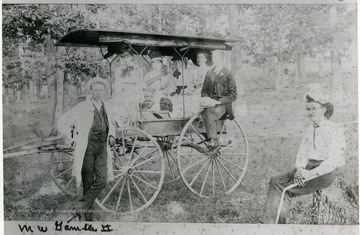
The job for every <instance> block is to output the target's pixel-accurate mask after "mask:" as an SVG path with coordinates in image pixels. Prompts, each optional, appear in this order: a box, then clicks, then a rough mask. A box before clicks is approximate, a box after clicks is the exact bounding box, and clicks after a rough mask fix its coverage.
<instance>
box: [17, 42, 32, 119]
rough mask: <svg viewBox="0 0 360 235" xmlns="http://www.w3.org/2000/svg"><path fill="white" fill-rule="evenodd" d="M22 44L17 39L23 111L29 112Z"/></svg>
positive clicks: (27, 82) (28, 82) (27, 83)
mask: <svg viewBox="0 0 360 235" xmlns="http://www.w3.org/2000/svg"><path fill="white" fill-rule="evenodd" d="M24 46H25V44H24V43H23V42H22V41H21V39H19V40H18V48H19V60H20V71H21V72H20V76H21V81H22V83H23V87H22V91H23V101H25V112H26V113H30V112H31V104H30V101H31V99H30V89H29V86H30V81H29V80H28V79H27V78H26V66H25V57H24V54H25V52H24Z"/></svg>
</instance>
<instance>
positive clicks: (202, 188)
mask: <svg viewBox="0 0 360 235" xmlns="http://www.w3.org/2000/svg"><path fill="white" fill-rule="evenodd" d="M210 163H211V164H210ZM210 163H209V167H208V169H207V171H206V175H205V179H204V182H203V183H202V185H201V190H200V196H201V195H202V192H203V190H204V187H205V184H206V180H207V177H208V175H209V171H210V167H211V166H212V161H211V162H210Z"/></svg>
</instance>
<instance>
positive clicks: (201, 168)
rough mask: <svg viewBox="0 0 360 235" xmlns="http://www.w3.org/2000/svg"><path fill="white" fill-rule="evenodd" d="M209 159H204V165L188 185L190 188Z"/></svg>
mask: <svg viewBox="0 0 360 235" xmlns="http://www.w3.org/2000/svg"><path fill="white" fill-rule="evenodd" d="M208 161H210V160H209V158H208V159H206V162H205V163H204V165H203V166H202V167H201V168H200V170H199V172H198V173H197V174H196V175H195V177H194V179H193V180H192V181H191V183H190V184H189V185H190V186H191V185H192V184H193V183H194V182H195V180H196V179H197V177H199V175H200V173H201V172H202V170H203V169H204V168H205V166H206V164H207V163H208Z"/></svg>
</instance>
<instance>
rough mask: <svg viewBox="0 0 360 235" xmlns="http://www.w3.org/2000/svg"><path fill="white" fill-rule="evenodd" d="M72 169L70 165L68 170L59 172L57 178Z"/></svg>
mask: <svg viewBox="0 0 360 235" xmlns="http://www.w3.org/2000/svg"><path fill="white" fill-rule="evenodd" d="M71 169H72V167H70V168H69V169H67V170H66V171H63V172H61V173H60V174H58V175H57V176H55V178H58V177H60V176H62V175H63V174H66V173H67V172H69V171H70V170H71Z"/></svg>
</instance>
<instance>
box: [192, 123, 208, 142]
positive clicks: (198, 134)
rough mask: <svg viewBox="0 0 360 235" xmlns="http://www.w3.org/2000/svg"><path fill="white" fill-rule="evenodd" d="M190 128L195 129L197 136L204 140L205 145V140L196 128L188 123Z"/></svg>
mask: <svg viewBox="0 0 360 235" xmlns="http://www.w3.org/2000/svg"><path fill="white" fill-rule="evenodd" d="M190 126H191V128H192V129H193V130H194V131H195V133H196V134H197V136H199V138H200V139H201V140H202V141H203V142H204V144H205V145H206V146H207V144H206V142H205V138H204V137H203V136H202V135H201V134H200V133H199V132H198V131H197V130H196V128H195V127H194V126H193V125H192V124H190Z"/></svg>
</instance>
